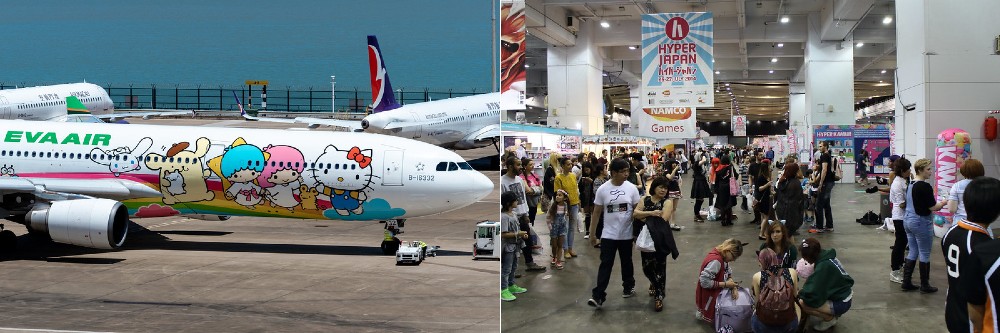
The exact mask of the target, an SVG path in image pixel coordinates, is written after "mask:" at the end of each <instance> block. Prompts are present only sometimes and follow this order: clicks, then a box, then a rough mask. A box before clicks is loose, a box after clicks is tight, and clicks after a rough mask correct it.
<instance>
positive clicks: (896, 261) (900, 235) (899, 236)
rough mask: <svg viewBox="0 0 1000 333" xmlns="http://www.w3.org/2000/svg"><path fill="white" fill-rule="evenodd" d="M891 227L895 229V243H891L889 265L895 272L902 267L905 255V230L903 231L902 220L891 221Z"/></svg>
mask: <svg viewBox="0 0 1000 333" xmlns="http://www.w3.org/2000/svg"><path fill="white" fill-rule="evenodd" d="M892 225H893V226H894V227H895V228H896V241H895V242H893V243H892V255H891V256H890V257H889V265H890V266H891V267H890V268H892V270H894V271H895V270H898V269H900V268H902V267H903V255H904V254H906V230H903V220H892Z"/></svg>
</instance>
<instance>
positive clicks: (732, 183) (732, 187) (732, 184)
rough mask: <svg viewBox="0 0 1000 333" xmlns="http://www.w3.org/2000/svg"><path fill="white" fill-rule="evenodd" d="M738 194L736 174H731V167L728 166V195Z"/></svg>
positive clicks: (738, 186) (738, 187)
mask: <svg viewBox="0 0 1000 333" xmlns="http://www.w3.org/2000/svg"><path fill="white" fill-rule="evenodd" d="M739 194H740V185H739V184H737V182H736V175H735V174H733V169H732V167H730V169H729V195H734V196H735V195H739Z"/></svg>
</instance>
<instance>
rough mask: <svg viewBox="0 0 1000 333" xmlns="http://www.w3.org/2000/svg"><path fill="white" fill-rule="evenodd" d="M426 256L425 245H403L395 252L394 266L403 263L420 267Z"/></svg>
mask: <svg viewBox="0 0 1000 333" xmlns="http://www.w3.org/2000/svg"><path fill="white" fill-rule="evenodd" d="M426 255H427V243H424V242H421V241H413V242H410V243H403V244H402V245H400V246H399V249H398V250H396V265H402V264H405V263H410V264H414V265H420V263H422V262H424V258H425V257H426Z"/></svg>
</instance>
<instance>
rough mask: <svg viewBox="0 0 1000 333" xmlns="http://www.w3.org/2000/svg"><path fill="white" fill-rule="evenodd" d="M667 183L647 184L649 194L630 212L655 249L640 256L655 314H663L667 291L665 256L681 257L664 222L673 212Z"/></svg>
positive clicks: (656, 181)
mask: <svg viewBox="0 0 1000 333" xmlns="http://www.w3.org/2000/svg"><path fill="white" fill-rule="evenodd" d="M668 182H669V180H667V179H666V178H663V177H657V178H656V179H653V182H652V184H650V185H649V193H650V195H648V196H646V197H644V198H643V199H642V200H641V201H639V205H638V206H636V207H635V210H633V211H632V218H634V219H636V220H640V221H643V222H644V223H645V227H646V229H647V230H648V231H649V235H650V237H651V238H652V239H653V244H654V245H655V247H656V251H655V252H640V254H639V255H640V256H641V258H642V272H643V273H644V274H645V275H646V278H648V279H649V283H650V285H649V295H650V296H653V297H654V299H653V310H655V311H656V312H660V311H663V297H664V296H665V295H666V288H667V285H666V281H667V255H672V256H673V258H674V260H676V259H677V255H679V254H680V252H679V251H677V245H676V243H675V242H674V236H673V232H672V231H671V228H670V222H669V221H668V220H667V219H669V218H670V215H671V212H672V211H673V202H671V200H667V193H668V192H669V191H668V188H667V184H668Z"/></svg>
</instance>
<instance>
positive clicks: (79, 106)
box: [66, 96, 90, 114]
mask: <svg viewBox="0 0 1000 333" xmlns="http://www.w3.org/2000/svg"><path fill="white" fill-rule="evenodd" d="M66 114H90V110H87V106H85V105H83V102H80V99H78V98H76V96H66Z"/></svg>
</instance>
